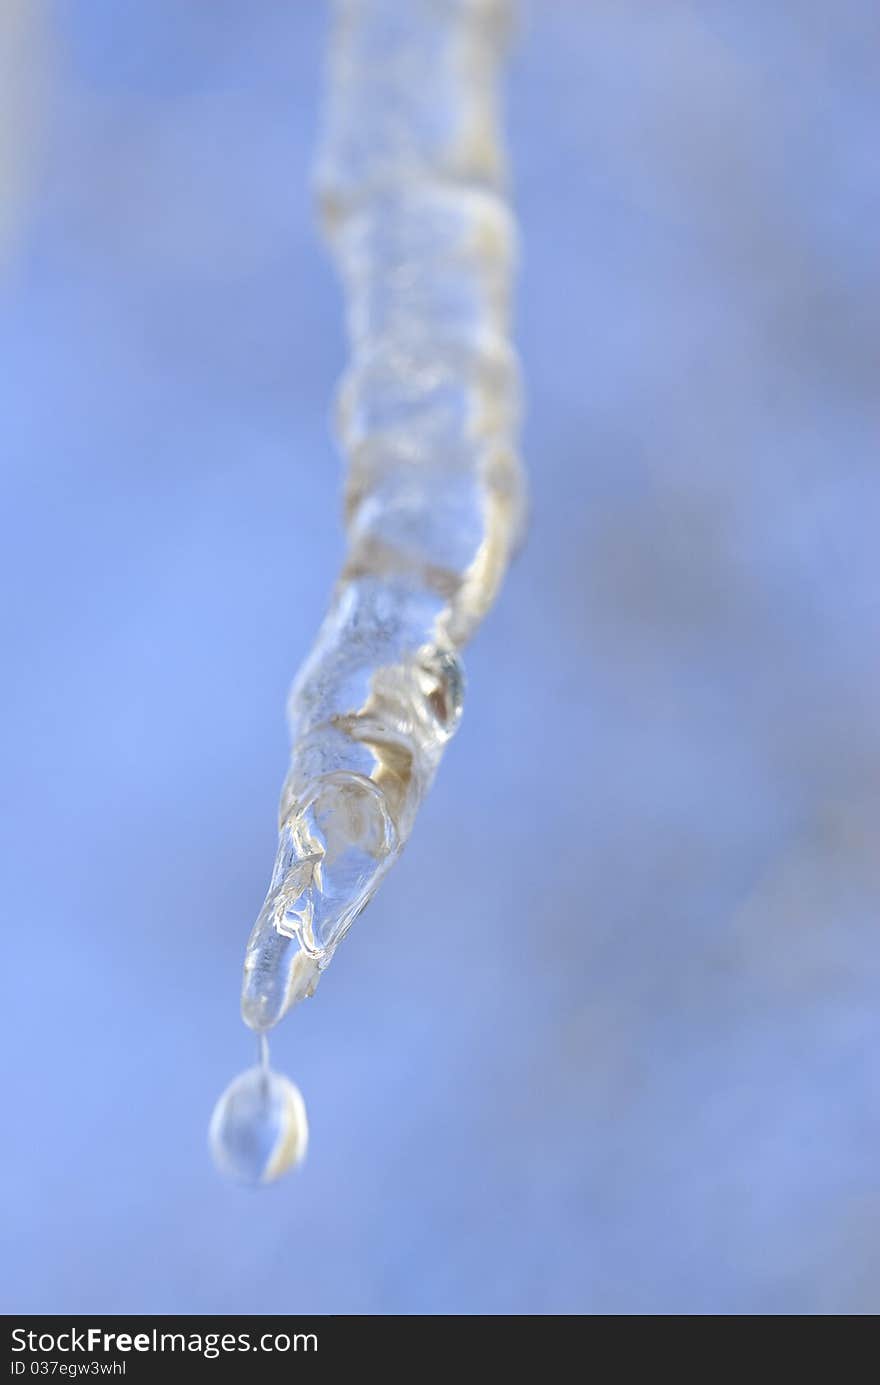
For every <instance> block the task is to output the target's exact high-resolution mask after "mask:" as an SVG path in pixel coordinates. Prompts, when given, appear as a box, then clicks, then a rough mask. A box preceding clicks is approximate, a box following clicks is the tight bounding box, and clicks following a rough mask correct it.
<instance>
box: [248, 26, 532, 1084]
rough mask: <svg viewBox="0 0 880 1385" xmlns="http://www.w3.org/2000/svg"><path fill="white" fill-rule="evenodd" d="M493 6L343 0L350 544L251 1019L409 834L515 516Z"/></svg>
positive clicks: (339, 193) (281, 1010)
mask: <svg viewBox="0 0 880 1385" xmlns="http://www.w3.org/2000/svg"><path fill="white" fill-rule="evenodd" d="M506 11H507V4H506V3H501V2H500V0H405V3H404V0H337V3H336V4H335V6H334V19H335V23H334V32H333V39H332V43H331V50H330V73H329V83H328V98H327V109H326V114H325V128H324V137H323V142H322V148H321V152H320V156H319V161H318V170H317V183H318V198H319V205H320V209H321V215H322V221H323V225H324V230H325V234H326V237H327V240H328V243H329V246H330V250H331V253H332V255H333V258H334V261H335V264H336V267H337V269H338V272H339V276H340V279H341V281H342V285H343V289H344V293H345V300H346V307H347V321H348V335H349V346H350V362H349V366H348V369H347V371H346V373H345V376H344V378H343V380H342V383H341V386H340V389H339V397H338V406H337V431H338V437H339V442H340V446H341V449H342V451H343V454H344V456H345V458H346V463H347V474H346V485H345V523H346V531H347V536H348V551H347V558H346V562H345V565H344V568H343V571H342V573H341V575H340V577H339V580H338V582H337V585H336V589H335V591H334V593H333V597H332V600H331V603H330V609H329V612H328V614H327V616H326V618H325V620H324V623H323V625H322V626H321V629H320V631H319V633H318V637H317V640H316V642H315V645H314V647H313V649H312V651H311V653H310V655H309V656H308V658H307V659H306V662H305V664H304V665H303V667H302V668H301V670H300V672H299V674H298V676H297V678H296V680H295V682H294V685H293V688H292V691H291V694H290V700H289V707H288V712H289V721H290V731H291V742H292V751H291V763H290V769H289V772H288V775H287V778H286V780H285V783H284V787H283V791H282V795H281V805H280V813H279V841H278V853H277V857H276V861H275V867H274V870H273V873H272V879H271V882H270V885H269V890H268V893H267V895H266V898H265V901H264V903H263V906H262V909H261V910H260V913H259V916H258V918H257V921H256V924H255V925H254V928H253V930H252V932H251V935H250V939H249V941H248V945H247V951H246V956H245V964H244V980H243V986H242V1000H241V1008H242V1015H243V1018H244V1020H245V1022H246V1023H247V1024H248V1025H249V1026H250V1027H251V1028H252V1029H254V1030H256V1031H257V1032H258V1033H265V1032H266V1031H268V1030H269V1029H271V1028H272V1027H273V1025H275V1024H277V1023H278V1021H279V1020H280V1019H281V1018H282V1016H283V1015H284V1014H285V1013H286V1012H287V1011H288V1010H289V1009H290V1008H291V1007H292V1006H293V1005H295V1004H296V1003H298V1002H299V1001H300V1000H302V999H303V998H304V997H306V996H310V995H312V994H313V993H314V990H315V987H316V986H317V984H318V981H319V979H320V976H321V973H322V972H323V971H324V970H325V969H326V967H327V965H328V964H329V962H330V960H331V959H332V957H333V954H334V952H335V950H336V948H337V947H338V945H339V943H340V942H341V940H342V939H343V938H344V937H345V934H346V933H347V932H348V929H349V928H350V927H351V925H352V923H353V922H354V920H355V919H356V918H357V916H358V914H359V913H361V911H362V910H363V909H364V908H365V906H366V905H367V904H368V903H369V901H370V899H371V898H372V896H373V894H374V893H375V891H376V889H377V888H378V886H379V884H380V882H381V880H382V879H383V877H384V875H385V874H386V872H387V871H388V869H389V868H390V867H391V865H393V863H394V861H395V860H396V858H397V856H398V854H399V853H400V851H401V849H402V847H403V846H404V844H405V842H406V840H407V838H408V837H409V834H410V832H411V830H412V827H413V823H414V821H415V818H416V814H417V812H418V809H419V806H420V804H421V803H422V801H423V799H424V797H425V795H426V793H427V792H428V790H429V788H430V786H431V782H432V780H433V778H434V775H435V773H436V771H437V767H438V765H439V763H440V759H441V757H442V754H443V751H444V749H445V747H446V744H447V742H448V741H449V739H450V737H451V736H452V735H453V734H454V732H455V730H456V727H457V726H458V723H459V719H460V717H461V711H462V702H463V696H464V670H463V667H462V662H461V649H462V647H463V646H464V644H465V643H466V642H467V641H468V639H470V637H471V635H472V634H473V633H474V631H475V630H476V628H477V626H478V625H479V623H480V621H481V620H482V618H483V616H484V615H485V614H486V612H487V611H488V609H489V607H490V606H491V605H492V602H493V600H494V598H495V596H496V593H497V591H498V588H499V585H500V583H501V580H502V578H503V576H504V573H505V570H506V568H507V565H508V562H509V560H510V557H511V555H512V552H513V550H514V548H515V546H516V543H517V541H518V538H519V534H520V531H521V527H522V519H523V510H524V488H523V479H522V472H521V467H520V462H519V457H518V453H517V431H518V422H519V403H520V387H519V373H518V365H517V359H516V355H515V353H514V350H513V347H512V345H511V339H510V285H511V277H512V271H513V267H514V260H515V254H516V237H515V227H514V224H513V220H512V217H511V213H510V209H509V206H508V203H507V200H506V196H505V166H504V157H503V153H502V149H501V144H500V140H499V123H498V91H497V85H498V82H497V78H498V67H499V63H500V58H501V54H502V50H503V38H504V34H505V27H506V26H505V19H506ZM242 1081H244V1079H242ZM227 1095H229V1094H227Z"/></svg>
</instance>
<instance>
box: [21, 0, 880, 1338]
mask: <svg viewBox="0 0 880 1385" xmlns="http://www.w3.org/2000/svg"><path fill="white" fill-rule="evenodd" d="M325 37H326V12H325V8H324V6H323V5H322V4H305V3H300V4H289V5H279V4H277V3H275V0H252V3H249V4H247V5H242V4H241V3H239V2H238V0H212V3H211V4H210V5H205V4H203V3H200V0H151V3H150V4H144V5H137V6H134V5H132V6H120V5H118V4H117V3H115V0H92V3H90V4H88V5H75V4H73V3H65V2H64V0H57V3H50V0H4V5H3V8H2V12H0V54H2V56H0V68H2V74H0V75H2V82H0V90H2V92H3V95H2V112H0V114H2V117H3V118H2V126H3V135H2V139H0V273H2V294H3V312H2V327H0V333H2V337H0V340H2V352H3V357H2V359H3V368H2V386H0V388H2V395H3V398H2V421H3V423H2V426H3V434H4V446H3V454H4V478H3V493H4V500H5V504H4V520H3V531H4V532H3V541H2V563H3V590H4V592H5V600H4V601H3V610H2V623H3V630H2V650H3V655H4V674H3V679H2V685H3V697H4V704H5V711H4V715H3V720H2V727H3V731H2V735H3V762H4V784H5V798H6V804H5V810H4V830H3V834H2V855H3V862H2V864H3V887H2V900H3V912H4V915H5V922H6V944H5V949H6V951H5V965H4V969H3V970H4V1001H3V1008H4V1014H5V1018H6V1021H7V1038H6V1042H5V1044H4V1063H5V1074H4V1088H3V1090H4V1104H5V1108H6V1116H7V1121H6V1127H7V1129H6V1135H5V1137H4V1140H3V1144H2V1179H0V1190H2V1199H3V1224H4V1227H5V1229H6V1239H7V1254H6V1255H5V1256H4V1267H3V1279H2V1284H0V1301H2V1304H3V1308H4V1310H5V1311H7V1312H13V1311H14V1312H19V1311H24V1310H31V1311H56V1312H71V1313H76V1312H80V1313H82V1312H90V1313H94V1312H105V1313H122V1312H136V1311H149V1312H158V1311H163V1312H179V1313H183V1312H207V1313H218V1314H220V1313H262V1312H291V1313H295V1312H301V1311H319V1312H358V1313H408V1312H431V1313H453V1312H456V1313H458V1312H480V1313H485V1312H499V1313H522V1312H536V1313H545V1312H560V1313H563V1312H566V1313H567V1312H583V1313H624V1314H634V1313H717V1312H720V1313H866V1312H872V1311H877V1310H878V1308H880V1092H878V1079H877V1063H878V1046H880V1014H878V982H880V947H878V930H877V924H878V905H880V861H878V853H877V829H878V820H880V813H878V782H880V775H878V770H880V716H878V710H877V690H878V675H880V667H878V665H880V641H878V638H877V635H878V615H880V580H878V579H880V550H878V538H877V534H878V517H880V474H878V466H877V437H878V423H880V419H878V412H880V410H878V404H877V387H876V386H877V363H878V345H880V332H878V325H877V301H878V300H877V290H878V283H877V222H878V212H880V205H878V204H880V198H878V190H880V167H878V163H880V147H878V141H877V137H876V135H877V118H878V97H877V92H878V79H880V71H878V68H880V61H878V55H880V43H878V40H880V18H878V12H877V7H876V5H875V4H872V3H871V0H864V3H861V2H860V0H843V2H842V3H839V4H836V5H829V4H824V3H820V2H819V0H786V2H785V3H781V4H774V5H767V4H766V3H759V2H758V0H736V3H724V4H722V3H700V4H698V3H687V2H686V0H669V3H666V4H663V5H655V4H645V3H636V0H592V3H589V4H581V3H575V0H568V2H567V3H566V0H541V3H537V2H536V3H533V4H532V5H531V7H530V8H527V11H526V14H525V16H524V19H523V23H522V25H521V28H520V34H519V39H518V43H517V47H516V49H515V52H514V54H513V58H512V64H511V69H510V74H509V83H508V131H509V140H510V145H511V150H512V155H513V161H514V166H515V173H516V191H517V203H518V211H519V214H520V217H521V221H522V229H523V243H524V268H523V274H522V277H521V281H520V291H519V329H518V331H519V342H520V345H521V348H522V353H523V357H524V364H525V375H526V380H527V385H528V393H529V416H528V424H527V428H526V435H525V444H526V457H527V461H528V466H529V470H530V475H531V486H532V494H533V515H532V527H531V533H530V540H529V544H528V547H527V548H526V550H525V551H524V553H523V555H522V557H521V559H520V560H519V562H518V564H517V566H516V568H515V570H514V571H513V572H512V574H511V577H510V580H509V582H508V583H507V585H506V587H505V590H504V594H503V596H502V599H501V601H500V603H499V605H498V607H497V609H496V610H495V611H494V613H493V614H492V616H491V618H490V619H489V621H488V622H487V624H486V626H485V628H484V630H483V632H482V633H481V634H480V636H479V638H478V640H477V641H476V642H475V644H474V646H473V648H472V649H471V650H470V652H469V657H468V670H469V675H470V691H469V697H468V703H467V709H466V714H465V720H464V723H463V726H462V730H461V732H460V734H459V736H458V738H457V739H456V741H455V743H454V745H453V746H452V747H451V749H450V752H449V754H448V756H447V759H446V762H445V763H444V766H443V769H442V772H441V774H440V777H439V779H438V782H437V785H436V788H435V791H434V793H433V796H432V798H431V800H430V803H429V805H428V806H427V807H426V809H425V810H424V813H423V815H422V817H421V819H420V822H419V824H418V827H417V830H416V833H415V835H414V837H413V840H412V842H411V844H410V846H409V848H408V850H407V852H406V854H405V858H404V860H403V861H402V862H401V864H400V865H399V867H398V868H397V870H396V871H395V872H394V874H393V876H392V877H391V878H389V880H388V881H387V883H386V885H385V886H384V888H383V890H382V891H381V894H380V895H379V897H378V898H377V900H376V901H375V903H374V904H373V905H372V907H371V908H370V910H369V911H368V913H367V914H366V915H365V916H364V918H363V919H362V920H361V921H360V922H359V923H358V925H357V927H356V928H355V929H354V930H353V932H352V934H351V936H350V938H349V939H348V941H347V943H346V945H345V947H344V948H343V949H342V950H341V952H340V954H339V956H338V957H337V959H336V962H335V964H334V966H333V968H332V970H331V971H330V973H329V974H328V975H327V977H326V978H325V980H324V982H323V984H322V986H321V989H320V992H319V994H318V997H317V999H316V1000H315V1001H314V1002H313V1003H311V1004H309V1005H308V1006H306V1007H305V1008H304V1009H303V1010H301V1011H298V1012H297V1013H296V1014H295V1016H293V1017H292V1018H291V1019H290V1020H289V1021H288V1022H286V1023H285V1025H284V1026H282V1028H281V1029H280V1030H279V1031H278V1034H277V1038H276V1040H275V1043H274V1049H273V1052H274V1058H275V1061H276V1063H277V1065H278V1066H279V1067H280V1068H281V1069H282V1070H284V1071H287V1072H289V1073H290V1074H291V1075H292V1076H293V1077H294V1078H295V1080H297V1081H298V1082H299V1083H300V1085H301V1087H302V1089H303V1091H304V1094H305V1097H306V1100H307V1102H308V1105H309V1110H310V1115H311V1127H312V1145H311V1150H310V1154H309V1159H308V1162H307V1164H306V1166H305V1167H304V1169H303V1170H302V1171H301V1173H299V1174H298V1175H297V1176H295V1177H292V1178H289V1179H288V1180H286V1181H285V1182H283V1183H281V1184H279V1185H278V1186H277V1187H275V1188H274V1189H272V1190H269V1191H267V1192H263V1193H257V1194H254V1193H250V1192H247V1191H242V1190H239V1189H237V1188H235V1187H231V1186H226V1185H225V1184H224V1183H223V1182H221V1181H220V1180H219V1179H218V1177H217V1176H216V1175H215V1173H214V1170H213V1168H212V1166H211V1164H210V1162H209V1159H208V1155H207V1152H206V1125H207V1120H208V1117H209V1114H210V1111H211V1108H212V1106H213V1103H214V1101H215V1098H216V1097H217V1095H218V1094H219V1092H220V1090H221V1089H222V1088H223V1087H224V1085H225V1084H226V1083H227V1082H228V1081H229V1079H230V1078H231V1077H232V1076H233V1075H234V1074H235V1073H237V1072H238V1071H240V1070H241V1069H242V1068H243V1067H245V1066H247V1065H248V1064H249V1063H250V1062H251V1061H252V1050H253V1046H252V1042H251V1041H250V1039H249V1036H248V1035H247V1033H246V1031H245V1030H244V1029H243V1028H242V1026H241V1024H240V1022H239V1018H238V988H239V979H240V969H241V962H242V955H243V947H244V943H245V939H246V936H247V933H248V930H249V928H250V925H251V922H252V920H253V917H254V914H255V911H256V909H257V907H258V905H259V903H260V900H261V898H262V894H263V890H264V887H265V884H266V880H267V875H268V870H269V866H270V863H271V858H272V855H273V850H274V830H275V818H274V815H275V804H276V796H277V792H278V789H279V786H280V781H281V778H282V775H283V772H284V768H285V764H286V755H287V749H286V738H285V727H284V720H283V706H284V699H285V693H286V689H287V685H288V682H289V680H290V678H291V675H292V674H293V672H294V670H295V668H296V666H297V664H298V662H299V661H300V659H301V658H302V656H303V655H304V653H305V651H306V649H307V648H308V645H309V642H310V640H311V638H312V635H313V633H314V631H315V629H316V627H317V623H318V620H319V617H320V615H321V613H322V611H323V608H324V604H325V601H326V598H327V595H328V592H329V589H330V586H331V583H332V580H333V576H334V571H335V569H336V566H337V564H338V562H339V559H340V555H341V552H342V538H341V527H340V520H339V508H340V507H339V496H340V482H341V466H340V462H339V460H338V458H337V457H336V455H335V453H334V451H333V447H332V445H331V442H330V440H329V434H328V415H329V407H330V406H329V401H330V399H331V396H332V391H333V388H334V384H335V381H336V379H337V377H338V375H339V373H340V370H341V368H342V365H343V361H344V355H345V345H344V340H343V336H342V325H341V317H342V314H341V305H340V297H339V293H338V290H337V286H336V284H335V282H334V280H333V277H332V271H331V268H330V265H329V263H328V261H327V259H326V257H325V255H324V253H323V251H322V249H321V246H320V244H319V242H318V238H317V235H316V232H315V229H314V225H313V215H312V208H311V204H310V197H309V190H308V178H309V172H310V161H311V157H312V153H313V149H314V143H315V137H316V116H317V111H318V107H319V100H320V81H321V60H322V54H323V49H324V42H325Z"/></svg>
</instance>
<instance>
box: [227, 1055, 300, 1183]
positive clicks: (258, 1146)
mask: <svg viewBox="0 0 880 1385" xmlns="http://www.w3.org/2000/svg"><path fill="white" fill-rule="evenodd" d="M308 1138H309V1127H308V1121H307V1119H306V1108H305V1102H304V1101H303V1099H302V1093H301V1092H300V1090H299V1088H298V1087H296V1086H294V1084H293V1083H292V1082H291V1081H289V1079H288V1078H286V1077H282V1075H281V1074H280V1073H278V1072H272V1071H271V1070H270V1069H268V1068H263V1067H256V1068H248V1070H247V1072H243V1073H241V1074H240V1076H238V1077H236V1079H235V1081H234V1082H232V1083H230V1085H229V1086H228V1087H227V1088H226V1091H225V1092H224V1093H223V1095H222V1096H221V1098H220V1100H219V1101H218V1102H217V1105H216V1106H215V1107H214V1114H213V1116H212V1117H211V1126H210V1131H209V1141H210V1146H211V1153H212V1155H213V1157H214V1162H215V1164H216V1165H217V1167H218V1169H219V1170H220V1172H221V1173H223V1174H226V1175H227V1176H228V1177H229V1178H234V1179H236V1180H237V1181H238V1182H240V1183H250V1184H254V1185H258V1184H261V1183H274V1181H275V1179H276V1178H280V1177H281V1175H282V1174H283V1173H286V1172H287V1170H288V1169H290V1168H293V1167H294V1166H295V1165H296V1164H298V1163H300V1161H301V1160H302V1159H303V1158H304V1156H305V1152H306V1146H307V1144H308Z"/></svg>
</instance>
